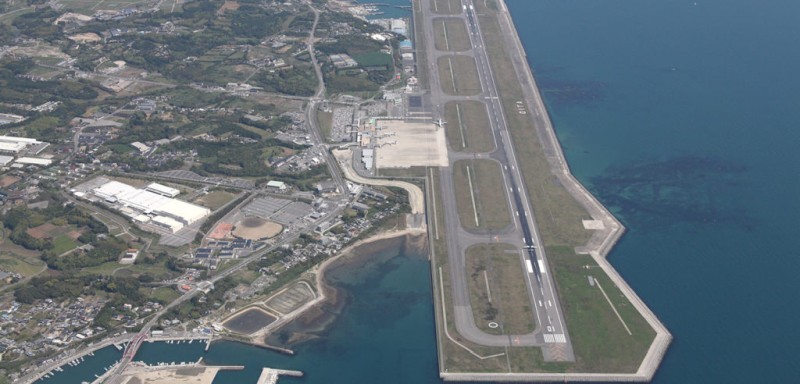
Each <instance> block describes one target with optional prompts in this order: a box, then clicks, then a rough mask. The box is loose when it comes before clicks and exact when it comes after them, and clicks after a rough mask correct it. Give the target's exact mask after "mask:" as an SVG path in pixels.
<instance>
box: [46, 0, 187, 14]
mask: <svg viewBox="0 0 800 384" xmlns="http://www.w3.org/2000/svg"><path fill="white" fill-rule="evenodd" d="M56 2H57V3H59V4H62V5H64V7H65V8H69V9H71V10H74V11H76V12H78V13H83V14H85V15H92V14H93V13H95V12H96V11H99V10H101V9H102V10H115V11H118V10H120V9H123V8H136V6H137V5H139V4H142V3H143V2H142V1H141V0H58V1H56ZM165 2H166V3H170V4H171V3H172V1H165Z"/></svg>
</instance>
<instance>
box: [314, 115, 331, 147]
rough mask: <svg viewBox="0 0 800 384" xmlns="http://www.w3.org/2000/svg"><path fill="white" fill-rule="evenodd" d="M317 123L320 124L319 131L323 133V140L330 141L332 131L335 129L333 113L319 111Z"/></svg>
mask: <svg viewBox="0 0 800 384" xmlns="http://www.w3.org/2000/svg"><path fill="white" fill-rule="evenodd" d="M317 123H319V129H320V131H322V139H323V140H325V141H330V139H331V129H332V128H333V112H326V111H323V110H321V109H319V110H317Z"/></svg>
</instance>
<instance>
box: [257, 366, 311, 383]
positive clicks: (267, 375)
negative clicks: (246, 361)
mask: <svg viewBox="0 0 800 384" xmlns="http://www.w3.org/2000/svg"><path fill="white" fill-rule="evenodd" d="M279 376H293V377H303V372H300V371H289V370H286V369H274V368H264V369H262V370H261V376H259V377H258V381H256V384H275V383H277V382H278V377H279Z"/></svg>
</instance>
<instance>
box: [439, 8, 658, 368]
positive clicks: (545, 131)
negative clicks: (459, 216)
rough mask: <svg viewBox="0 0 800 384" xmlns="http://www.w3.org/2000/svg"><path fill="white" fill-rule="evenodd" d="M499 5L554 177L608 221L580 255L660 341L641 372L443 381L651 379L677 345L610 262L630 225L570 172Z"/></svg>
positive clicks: (593, 214)
mask: <svg viewBox="0 0 800 384" xmlns="http://www.w3.org/2000/svg"><path fill="white" fill-rule="evenodd" d="M497 3H498V5H499V11H498V21H499V24H500V28H501V32H502V34H503V35H504V36H508V37H510V38H511V39H513V45H512V46H507V48H508V54H509V57H510V59H511V61H512V63H513V66H514V68H515V70H516V72H517V73H518V74H520V75H521V76H520V81H521V83H522V85H523V86H522V90H523V93H524V95H525V97H524V102H525V103H526V105H527V106H528V108H529V110H530V111H538V113H539V114H540V115H541V116H542V119H543V120H544V122H545V124H543V126H538V125H537V135H538V136H539V139H540V140H541V142H542V146H543V148H544V150H545V152H546V157H547V161H548V163H549V164H550V167H551V169H552V170H553V174H554V175H555V176H556V177H557V178H558V180H559V182H561V184H562V185H563V186H564V187H565V188H566V189H567V191H568V192H569V193H570V195H572V197H573V198H574V199H575V200H577V201H578V202H579V203H580V204H581V205H582V206H584V208H585V209H586V210H587V211H588V213H589V214H590V216H591V217H592V219H593V220H597V221H600V222H602V223H603V228H602V229H599V230H596V231H595V232H594V233H593V234H592V236H591V238H590V239H589V240H588V242H587V244H586V245H585V246H583V247H578V248H576V252H577V253H580V254H588V255H590V256H592V258H593V259H594V260H595V261H596V262H597V263H598V265H599V266H600V267H601V268H602V270H603V271H604V272H605V273H606V274H607V275H608V277H609V278H610V279H611V280H612V281H613V282H614V284H616V285H617V286H618V288H619V289H620V291H622V293H623V294H624V295H625V297H626V298H627V299H628V300H629V301H630V302H631V303H632V304H633V306H634V307H635V308H636V310H637V311H638V312H639V313H640V314H641V315H642V316H643V317H644V319H645V320H646V321H647V322H648V324H649V325H650V326H651V327H652V328H653V330H654V331H655V332H656V336H655V339H654V340H653V342H652V343H651V345H650V348H649V349H648V351H647V354H646V355H645V357H644V359H643V360H642V362H641V364H640V366H639V368H638V370H637V371H636V373H619V374H614V373H609V374H606V373H552V374H548V373H536V374H530V373H520V374H513V373H506V374H493V373H449V372H440V377H441V378H443V379H444V380H445V381H487V380H499V381H530V380H533V381H555V380H558V381H562V380H563V381H567V380H570V381H650V380H652V378H653V376H654V375H655V372H656V371H657V369H658V367H659V365H660V363H661V361H662V360H663V358H664V355H665V353H666V351H667V349H668V347H669V344H670V342H671V341H672V334H671V333H670V332H669V330H667V328H666V327H665V326H664V325H663V324H662V323H661V321H660V320H659V319H658V317H657V316H656V315H655V314H654V313H653V312H652V311H651V310H650V308H649V307H647V305H646V304H645V303H644V301H643V300H642V299H641V298H640V297H639V296H638V295H637V294H636V293H635V292H634V290H633V289H632V288H631V287H630V286H629V285H628V284H627V282H625V280H624V279H623V278H622V276H620V275H619V273H618V272H617V271H616V269H615V268H614V267H613V266H612V265H611V263H610V262H609V261H608V260H607V256H608V254H609V253H610V251H611V249H613V247H614V245H615V244H616V243H617V241H619V239H620V238H621V237H622V234H623V233H624V232H625V227H624V226H623V225H622V223H620V222H619V221H618V220H617V219H616V217H614V216H613V215H612V214H611V212H609V211H608V210H607V209H606V208H605V206H603V205H602V203H600V202H599V201H598V200H597V199H596V198H595V196H594V195H592V194H591V192H589V191H588V190H587V189H586V188H585V187H584V186H583V184H582V183H581V182H580V181H579V180H577V179H576V178H575V176H574V175H573V174H572V172H571V171H570V168H569V164H568V163H567V160H566V158H565V156H564V153H563V150H562V148H561V145H560V143H559V141H558V138H557V136H556V134H555V130H554V127H553V124H552V122H551V120H550V117H549V114H548V112H547V109H546V107H545V105H544V102H543V98H542V96H541V93H540V91H539V88H538V86H537V83H536V80H535V77H534V74H533V71H532V69H531V67H530V65H529V64H528V61H527V54H526V53H525V49H524V47H523V45H522V41H521V40H520V37H519V34H518V32H517V29H516V27H515V25H514V22H513V19H512V17H511V13H510V11H509V9H508V6H507V5H506V3H505V0H498V1H497Z"/></svg>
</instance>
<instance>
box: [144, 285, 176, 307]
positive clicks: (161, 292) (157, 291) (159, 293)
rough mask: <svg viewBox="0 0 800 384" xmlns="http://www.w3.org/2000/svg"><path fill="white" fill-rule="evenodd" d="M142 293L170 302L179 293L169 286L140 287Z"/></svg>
mask: <svg viewBox="0 0 800 384" xmlns="http://www.w3.org/2000/svg"><path fill="white" fill-rule="evenodd" d="M142 293H143V294H145V295H147V296H149V297H151V298H153V299H156V300H161V301H162V302H164V303H171V302H172V301H174V300H175V299H177V298H178V297H180V295H181V294H180V293H179V292H178V291H176V290H175V289H174V288H171V287H160V288H142Z"/></svg>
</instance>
